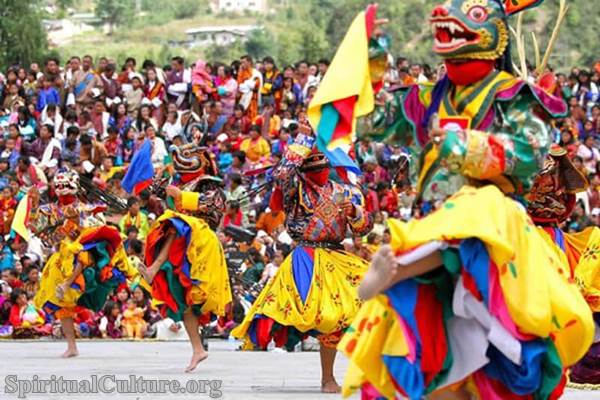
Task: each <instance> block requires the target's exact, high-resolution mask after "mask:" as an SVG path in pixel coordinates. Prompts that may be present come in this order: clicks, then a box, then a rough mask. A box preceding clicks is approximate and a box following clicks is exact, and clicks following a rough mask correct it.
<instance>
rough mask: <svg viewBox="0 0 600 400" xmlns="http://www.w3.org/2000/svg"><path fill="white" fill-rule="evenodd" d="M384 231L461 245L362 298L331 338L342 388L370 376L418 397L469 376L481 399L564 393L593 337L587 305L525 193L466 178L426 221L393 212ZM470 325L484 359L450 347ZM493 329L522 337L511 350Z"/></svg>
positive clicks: (395, 237)
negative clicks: (341, 355) (507, 192)
mask: <svg viewBox="0 0 600 400" xmlns="http://www.w3.org/2000/svg"><path fill="white" fill-rule="evenodd" d="M474 204H477V207H478V212H477V213H474V212H473V205H474ZM482 215H483V216H485V218H482ZM390 230H391V234H392V247H393V249H394V250H395V251H396V253H397V254H401V253H403V252H406V251H409V250H411V249H414V248H416V247H418V246H420V245H423V244H425V243H428V242H431V241H436V240H441V241H445V242H446V243H448V244H449V245H452V246H455V248H457V249H456V250H454V249H452V250H448V251H446V252H445V253H444V254H443V257H442V258H443V261H444V268H441V269H439V270H436V271H435V272H433V273H431V274H428V275H426V276H421V277H419V278H418V279H409V280H407V281H403V282H400V283H398V284H397V285H395V286H393V287H392V288H390V289H389V290H388V291H386V293H385V296H382V297H379V298H375V299H373V300H370V301H369V302H367V303H366V304H365V306H364V308H363V310H361V311H360V312H359V314H358V318H357V319H356V320H355V321H354V322H353V324H352V326H351V328H350V329H349V330H348V333H347V334H346V335H345V336H344V338H343V339H342V341H341V343H340V345H339V347H338V348H339V349H340V350H341V351H344V352H345V353H346V354H347V355H348V357H349V358H350V362H351V367H350V372H349V373H348V375H347V381H346V382H345V385H344V386H345V389H344V390H345V393H349V392H351V391H352V389H354V388H357V387H360V386H361V385H362V384H363V383H364V382H366V381H368V383H369V384H370V385H372V386H374V387H375V388H376V389H377V391H378V392H380V393H382V394H383V395H385V396H386V397H387V398H392V396H390V395H391V394H392V390H394V393H395V392H396V391H397V392H398V393H399V394H400V395H403V396H406V397H409V398H411V399H420V398H422V396H423V395H425V394H428V393H431V392H433V391H435V390H438V389H440V388H447V387H451V386H452V385H454V384H457V383H459V382H460V381H463V379H464V378H465V377H468V378H469V382H470V384H469V385H468V386H467V387H468V388H469V389H470V390H471V391H472V393H473V394H474V395H476V396H480V397H479V398H485V399H488V398H490V399H491V398H503V399H504V398H531V397H530V396H533V397H534V398H544V399H545V398H556V397H555V396H556V394H557V393H558V394H560V391H561V390H562V386H563V380H562V378H561V374H562V371H563V370H564V369H566V368H568V367H569V366H571V365H573V364H574V363H576V362H577V361H578V360H579V359H580V358H581V357H582V356H583V355H584V354H585V353H586V351H587V349H588V348H589V346H590V344H591V343H592V339H593V336H594V323H593V319H592V313H591V312H590V309H589V306H588V305H587V304H586V302H585V301H584V299H583V297H582V296H581V294H580V293H579V288H578V286H577V284H576V282H575V280H574V279H572V277H571V273H570V271H569V270H568V269H566V268H564V265H565V262H564V255H562V258H561V255H560V254H558V253H556V252H555V251H554V249H553V247H552V246H548V245H547V244H546V243H545V241H546V239H545V238H544V237H543V236H542V235H540V234H539V232H538V230H537V229H535V226H534V225H533V223H532V221H531V219H530V218H529V217H528V216H527V214H526V213H525V211H524V210H523V208H522V207H521V206H520V204H518V203H516V202H515V201H513V200H511V199H509V198H508V197H506V196H504V195H503V194H502V193H501V192H500V191H499V190H498V189H497V188H496V187H494V186H492V185H488V186H485V187H483V188H480V189H476V188H473V187H464V188H463V189H462V190H461V191H459V192H458V193H457V194H455V195H454V196H452V197H451V198H449V199H448V200H447V201H446V202H445V203H444V204H443V205H442V207H441V208H440V209H439V210H438V211H436V212H434V213H432V214H430V215H428V216H427V217H425V218H423V219H421V220H412V221H410V222H408V223H402V222H399V221H395V220H391V221H390ZM540 260H544V261H543V262H541V261H540ZM459 277H460V279H459V281H460V282H462V283H463V284H462V287H463V288H464V290H463V293H465V292H466V294H468V296H469V297H471V301H470V303H471V307H470V308H466V310H471V311H470V312H467V313H466V314H465V309H463V310H461V308H460V307H458V306H459V305H460V304H461V303H460V302H459V301H458V300H459V298H458V297H457V296H458V294H459V292H458V289H457V287H455V285H454V283H453V282H455V281H456V280H457V279H458V278H459ZM372 303H376V304H372ZM477 309H479V310H480V311H479V312H475V311H474V310H477ZM386 312H387V313H390V314H391V315H392V317H389V316H388V315H389V314H387V313H386ZM377 317H379V319H377ZM456 317H460V319H459V320H456V319H455V318H456ZM390 318H392V319H391V320H390ZM365 319H366V322H365ZM461 319H462V320H466V321H463V322H466V323H470V324H472V328H471V329H469V330H467V331H462V332H463V334H461V335H457V332H461V331H460V330H458V331H456V330H454V329H455V326H454V324H455V323H456V322H458V321H460V320H461ZM474 330H481V332H482V334H483V336H482V338H483V340H484V341H485V344H487V352H486V353H485V354H484V356H486V361H485V365H484V367H483V368H482V367H481V366H478V364H470V363H468V362H467V361H468V357H470V356H471V355H472V354H470V353H468V352H467V353H465V350H464V348H462V350H459V348H460V347H456V346H457V343H458V344H460V338H461V337H463V336H464V333H465V332H473V331H474ZM498 332H502V336H503V337H505V338H510V340H511V341H512V342H513V343H515V344H516V345H517V347H516V349H517V351H516V352H515V350H514V346H512V345H511V346H507V344H508V343H507V341H506V339H505V340H498V338H499V337H500V336H498ZM398 335H401V337H398ZM506 335H508V336H506ZM456 339H458V341H457V340H456ZM485 344H484V345H485ZM477 348H478V349H480V348H481V346H477ZM367 352H373V353H375V354H377V355H379V357H374V356H373V357H370V356H369V355H368V354H367ZM465 356H466V357H467V359H465ZM469 365H471V366H472V368H471V369H470V370H469V369H466V370H465V369H464V368H465V366H469ZM456 369H459V370H460V371H461V374H459V375H457V374H455V373H454V372H453V371H455V370H456ZM460 376H462V378H461V377H460ZM457 379H458V380H457ZM389 382H391V385H390V383H389Z"/></svg>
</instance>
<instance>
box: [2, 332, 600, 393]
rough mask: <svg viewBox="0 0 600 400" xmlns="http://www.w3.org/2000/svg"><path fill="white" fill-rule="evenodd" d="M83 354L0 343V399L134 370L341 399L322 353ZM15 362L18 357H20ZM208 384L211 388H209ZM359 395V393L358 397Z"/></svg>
mask: <svg viewBox="0 0 600 400" xmlns="http://www.w3.org/2000/svg"><path fill="white" fill-rule="evenodd" d="M78 346H79V351H80V353H81V356H80V357H79V358H76V359H68V360H65V359H60V358H58V355H60V354H61V353H62V351H63V350H64V347H65V344H64V343H63V342H57V341H18V342H14V341H11V342H8V341H2V342H0V353H1V354H3V355H5V356H6V355H10V354H18V355H19V357H18V361H19V362H14V363H13V362H10V361H9V360H6V359H5V361H8V362H2V363H0V393H1V395H0V398H2V399H7V400H9V399H17V398H18V397H17V395H16V394H6V393H5V389H6V387H7V386H6V380H5V378H6V377H7V376H10V375H17V376H18V379H27V378H31V377H32V376H33V375H37V376H38V377H39V379H49V378H50V377H51V376H52V375H55V376H56V377H57V378H58V377H60V376H62V377H63V378H64V379H90V376H91V375H98V376H102V375H115V376H116V378H117V379H129V375H131V374H134V375H137V376H141V377H143V378H145V379H170V380H178V381H179V382H180V383H181V384H182V385H185V384H186V382H187V381H188V380H190V379H194V380H220V381H222V385H221V388H220V389H219V390H221V392H222V397H220V398H222V399H231V400H234V399H235V400H238V399H241V400H245V399H257V400H258V399H281V400H288V399H289V400H304V399H308V400H310V399H332V400H333V399H338V398H340V396H338V395H323V394H321V393H320V392H319V387H318V383H319V379H320V378H319V355H318V353H317V352H302V353H276V352H236V351H234V349H235V347H236V344H235V343H232V342H228V341H221V340H214V341H210V356H209V358H208V360H207V361H206V362H205V363H203V364H201V365H200V366H199V368H198V370H197V371H196V372H195V373H193V374H184V373H183V368H184V367H185V365H186V363H187V361H188V357H189V343H187V342H147V341H146V342H130V341H96V340H95V341H81V342H80V343H79V344H78ZM15 361H17V360H16V359H15ZM346 366H347V361H346V360H345V359H344V357H343V356H342V355H339V362H338V363H337V365H336V375H337V376H338V377H339V379H340V380H341V379H342V377H343V376H344V372H345V370H346ZM207 388H208V386H207ZM26 398H27V399H44V400H46V399H48V400H54V399H57V400H58V399H68V400H90V399H109V398H110V399H113V400H116V399H125V400H131V399H137V400H146V399H148V400H163V399H174V398H176V399H179V400H186V399H194V400H197V399H203V398H206V399H210V398H211V397H210V396H209V390H208V389H207V390H206V393H204V394H194V395H191V394H187V395H177V394H176V395H173V394H171V395H166V394H163V395H149V394H133V393H132V394H119V395H116V394H112V395H101V394H87V395H84V394H78V395H65V394H62V395H60V394H56V395H52V394H28V395H27V396H26ZM598 398H600V393H599V392H582V391H572V390H569V391H568V392H567V393H566V395H565V396H564V397H563V399H567V400H584V399H585V400H587V399H590V400H591V399H598ZM353 399H358V396H355V397H353Z"/></svg>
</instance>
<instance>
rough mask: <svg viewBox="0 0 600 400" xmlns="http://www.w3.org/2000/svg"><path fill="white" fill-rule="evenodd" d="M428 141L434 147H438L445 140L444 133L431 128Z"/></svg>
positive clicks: (441, 130)
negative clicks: (429, 140)
mask: <svg viewBox="0 0 600 400" xmlns="http://www.w3.org/2000/svg"><path fill="white" fill-rule="evenodd" d="M429 139H431V141H432V142H433V144H435V145H440V144H442V143H443V142H444V140H445V139H446V131H444V130H443V129H440V128H433V129H431V130H430V131H429Z"/></svg>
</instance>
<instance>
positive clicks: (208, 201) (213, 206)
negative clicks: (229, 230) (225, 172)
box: [196, 181, 227, 230]
mask: <svg viewBox="0 0 600 400" xmlns="http://www.w3.org/2000/svg"><path fill="white" fill-rule="evenodd" d="M197 191H198V192H199V193H200V197H199V198H198V208H199V209H200V211H198V212H197V213H196V214H197V216H198V217H199V218H202V219H203V220H204V221H206V223H207V224H208V225H209V226H210V228H211V229H213V230H215V229H217V228H218V227H219V225H221V220H222V219H223V215H224V214H225V208H226V207H225V204H226V201H227V197H226V196H225V192H223V189H221V187H220V186H219V184H218V183H216V182H211V181H209V182H205V183H202V184H200V185H198V187H197Z"/></svg>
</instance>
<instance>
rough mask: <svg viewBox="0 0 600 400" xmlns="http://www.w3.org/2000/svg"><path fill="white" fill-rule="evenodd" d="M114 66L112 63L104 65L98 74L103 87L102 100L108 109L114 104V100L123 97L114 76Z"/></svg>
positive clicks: (119, 85)
mask: <svg viewBox="0 0 600 400" xmlns="http://www.w3.org/2000/svg"><path fill="white" fill-rule="evenodd" d="M115 70H116V66H115V64H113V63H109V64H106V66H105V67H104V68H103V70H102V73H100V79H102V84H103V86H104V98H105V100H106V104H107V105H108V106H109V107H110V106H112V105H113V104H114V102H115V100H116V99H117V98H119V101H120V100H121V99H120V97H121V96H122V95H123V93H122V92H121V84H120V83H119V81H118V80H117V79H116V75H115Z"/></svg>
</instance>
